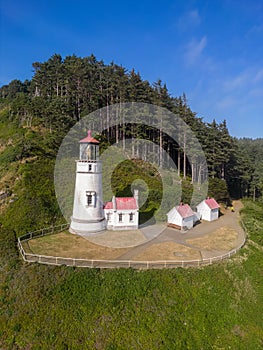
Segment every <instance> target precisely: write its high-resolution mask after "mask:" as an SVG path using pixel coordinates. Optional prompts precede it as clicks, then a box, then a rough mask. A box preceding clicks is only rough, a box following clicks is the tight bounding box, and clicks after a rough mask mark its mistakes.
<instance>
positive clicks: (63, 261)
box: [18, 222, 246, 269]
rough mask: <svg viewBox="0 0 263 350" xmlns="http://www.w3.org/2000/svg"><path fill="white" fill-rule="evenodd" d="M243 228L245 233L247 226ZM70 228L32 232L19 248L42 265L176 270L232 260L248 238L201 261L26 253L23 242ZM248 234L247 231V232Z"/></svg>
mask: <svg viewBox="0 0 263 350" xmlns="http://www.w3.org/2000/svg"><path fill="white" fill-rule="evenodd" d="M241 223H242V226H243V228H244V231H245V226H244V224H243V222H241ZM68 228H69V224H63V225H59V226H52V227H49V228H43V229H41V230H37V231H34V232H30V233H27V234H25V235H24V236H21V237H19V238H18V248H19V251H20V253H21V255H22V257H23V259H24V261H27V262H37V263H40V264H48V265H66V266H76V267H89V268H134V269H162V268H176V267H190V266H196V267H198V266H203V265H209V264H212V263H214V262H217V261H221V260H224V259H227V258H230V257H231V256H232V255H234V254H236V253H237V251H238V250H239V249H240V248H242V247H243V245H244V244H245V241H246V238H245V235H244V239H243V241H242V243H241V244H240V245H239V246H238V247H236V248H235V249H233V250H231V251H229V252H227V253H225V254H223V255H219V256H215V257H212V258H208V259H200V260H181V261H179V260H153V261H134V260H99V259H96V260H95V259H75V258H63V257H59V256H47V255H39V254H31V253H26V252H25V250H24V248H23V245H22V243H21V242H26V241H29V240H30V239H32V238H36V237H41V236H44V235H48V234H53V233H59V232H62V231H64V230H66V229H68ZM245 232H246V231H245Z"/></svg>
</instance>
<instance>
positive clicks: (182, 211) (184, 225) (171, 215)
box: [167, 204, 195, 230]
mask: <svg viewBox="0 0 263 350" xmlns="http://www.w3.org/2000/svg"><path fill="white" fill-rule="evenodd" d="M194 221H195V213H194V212H193V211H192V209H191V208H190V207H189V205H188V204H180V205H177V206H176V207H173V208H172V209H171V210H170V211H169V212H168V213H167V225H168V226H169V227H174V228H178V229H182V230H185V229H187V230H189V229H191V228H192V227H193V226H194Z"/></svg>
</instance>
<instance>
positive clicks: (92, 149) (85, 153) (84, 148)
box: [80, 143, 99, 161]
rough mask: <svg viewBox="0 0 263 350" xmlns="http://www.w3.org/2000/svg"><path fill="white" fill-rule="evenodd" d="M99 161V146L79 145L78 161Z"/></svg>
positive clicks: (90, 144)
mask: <svg viewBox="0 0 263 350" xmlns="http://www.w3.org/2000/svg"><path fill="white" fill-rule="evenodd" d="M98 159H99V146H98V145H95V144H92V143H81V144H80V160H84V161H96V160H98Z"/></svg>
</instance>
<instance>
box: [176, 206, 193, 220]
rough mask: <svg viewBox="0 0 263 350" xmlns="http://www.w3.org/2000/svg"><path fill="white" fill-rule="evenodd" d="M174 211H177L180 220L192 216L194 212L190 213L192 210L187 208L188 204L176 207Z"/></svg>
mask: <svg viewBox="0 0 263 350" xmlns="http://www.w3.org/2000/svg"><path fill="white" fill-rule="evenodd" d="M175 209H176V210H177V211H178V213H179V214H180V216H181V217H182V218H188V217H189V216H193V215H194V212H193V211H192V209H191V208H190V207H189V205H188V204H180V205H177V207H175Z"/></svg>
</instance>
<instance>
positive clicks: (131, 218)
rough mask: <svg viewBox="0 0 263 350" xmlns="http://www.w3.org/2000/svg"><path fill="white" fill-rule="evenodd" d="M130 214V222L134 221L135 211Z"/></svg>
mask: <svg viewBox="0 0 263 350" xmlns="http://www.w3.org/2000/svg"><path fill="white" fill-rule="evenodd" d="M129 215H130V222H132V221H133V215H134V214H133V213H130V214H129Z"/></svg>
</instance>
